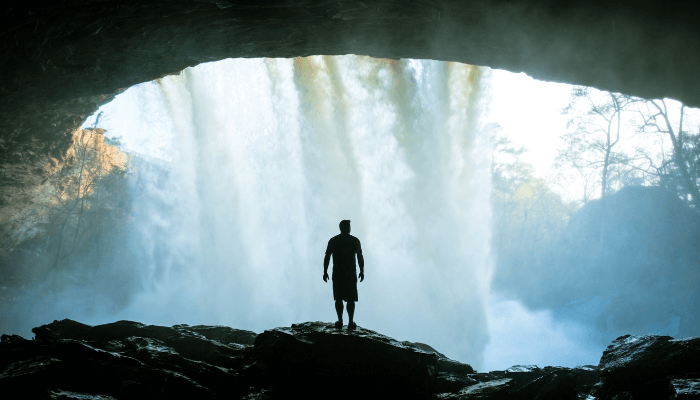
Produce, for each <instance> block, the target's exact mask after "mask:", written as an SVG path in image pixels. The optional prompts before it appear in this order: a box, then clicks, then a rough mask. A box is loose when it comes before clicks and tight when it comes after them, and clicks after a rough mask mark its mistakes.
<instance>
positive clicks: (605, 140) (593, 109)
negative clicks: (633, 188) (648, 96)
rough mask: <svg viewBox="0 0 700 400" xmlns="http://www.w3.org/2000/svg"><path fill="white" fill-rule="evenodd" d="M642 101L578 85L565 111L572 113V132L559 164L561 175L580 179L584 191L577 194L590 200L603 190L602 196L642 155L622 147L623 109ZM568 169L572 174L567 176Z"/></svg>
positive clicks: (557, 165) (562, 150) (560, 154)
mask: <svg viewBox="0 0 700 400" xmlns="http://www.w3.org/2000/svg"><path fill="white" fill-rule="evenodd" d="M636 101H638V100H637V99H635V98H632V97H630V96H626V95H623V94H620V93H609V92H599V91H593V90H591V89H590V88H587V87H575V88H573V89H572V91H571V99H570V101H569V104H568V105H567V106H566V107H565V108H564V109H563V110H562V114H564V115H566V116H568V117H569V119H568V121H567V130H568V132H567V133H565V134H564V135H563V136H562V140H563V141H564V146H563V147H562V148H561V149H560V150H559V152H558V155H557V157H556V160H555V167H556V168H557V169H559V170H560V171H562V173H561V174H560V179H561V180H563V181H570V180H571V179H572V175H573V179H575V180H578V181H579V182H580V184H581V185H582V194H581V195H580V196H577V197H578V198H579V200H580V201H581V202H582V203H584V204H585V203H587V202H588V201H589V200H591V199H592V198H593V196H594V192H595V191H597V190H600V197H601V198H602V199H603V201H605V196H606V195H607V194H609V193H610V190H611V189H612V188H613V186H616V188H617V187H619V186H620V180H619V177H621V176H624V175H626V172H625V168H623V166H628V165H633V164H634V162H635V161H636V160H639V159H640V157H639V156H638V155H637V154H634V155H630V154H628V153H627V152H625V151H624V150H618V149H619V144H620V141H621V140H622V139H623V136H624V135H623V133H624V129H623V128H624V124H625V118H624V117H623V113H625V112H627V111H628V108H629V106H630V105H631V104H632V103H634V102H636ZM613 169H614V170H615V172H616V173H615V177H616V178H618V179H617V180H616V181H615V185H612V184H611V175H612V174H611V171H612V170H613ZM567 173H568V176H567Z"/></svg>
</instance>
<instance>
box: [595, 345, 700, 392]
mask: <svg viewBox="0 0 700 400" xmlns="http://www.w3.org/2000/svg"><path fill="white" fill-rule="evenodd" d="M599 367H600V378H601V382H600V383H599V384H596V385H595V386H594V388H593V389H592V391H591V394H593V395H594V396H596V397H598V398H600V399H603V400H606V399H613V398H615V396H618V397H619V396H624V395H623V392H630V395H631V396H632V397H633V398H634V399H647V398H648V399H653V398H666V397H668V396H669V395H671V394H672V393H673V387H672V386H671V378H673V377H680V376H683V375H687V374H693V373H698V372H700V338H698V337H693V338H687V339H677V340H674V339H673V338H672V337H670V336H631V335H624V336H620V337H618V338H617V339H615V340H614V341H613V342H612V343H611V344H610V345H609V346H608V347H607V349H605V351H604V352H603V356H602V357H601V359H600V366H599Z"/></svg>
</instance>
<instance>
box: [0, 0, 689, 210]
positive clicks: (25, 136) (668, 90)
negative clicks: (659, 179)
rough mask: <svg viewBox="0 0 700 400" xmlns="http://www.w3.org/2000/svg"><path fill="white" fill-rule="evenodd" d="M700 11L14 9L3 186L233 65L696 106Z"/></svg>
mask: <svg viewBox="0 0 700 400" xmlns="http://www.w3.org/2000/svg"><path fill="white" fill-rule="evenodd" d="M697 15H700V4H698V3H697V2H693V1H684V0H669V1H660V0H646V1H631V0H623V1H617V2H603V1H584V0H578V1H571V2H560V1H556V0H530V1H509V0H472V1H454V0H439V1H434V2H406V1H403V0H378V1H367V2H357V1H350V0H339V1H300V0H271V1H267V2H264V3H260V2H251V1H240V0H217V1H214V0H211V1H209V0H202V1H196V2H192V1H185V0H179V1H167V2H166V1H161V0H141V1H135V0H128V1H114V0H72V1H63V2H60V3H55V4H52V5H46V4H45V3H44V2H39V1H23V2H19V1H12V2H10V3H9V5H7V6H6V7H5V9H4V11H2V12H0V19H1V20H2V26H3V32H2V35H1V37H2V47H1V48H0V49H1V50H0V51H1V52H2V53H1V54H2V60H3V61H2V63H0V68H2V69H1V70H0V73H1V74H2V76H3V79H2V80H0V164H3V165H4V166H5V167H6V168H4V169H3V172H2V173H0V187H3V189H8V188H11V187H15V188H16V187H21V186H23V185H32V184H33V183H32V182H34V181H36V179H27V180H26V182H25V180H24V179H22V178H21V175H23V174H24V175H27V176H34V175H37V172H36V168H35V167H36V166H37V165H39V164H41V162H40V161H41V158H42V157H46V156H48V155H51V156H53V157H57V156H60V154H62V152H63V151H65V150H66V149H67V147H68V146H69V144H70V141H71V137H72V135H71V133H72V131H73V130H75V129H76V128H77V127H79V126H80V125H81V124H82V123H83V121H84V120H85V118H86V117H87V116H89V115H90V114H92V113H93V112H94V111H95V110H97V108H98V107H99V106H100V105H102V104H105V103H107V102H109V101H111V100H112V99H113V98H114V96H115V95H116V94H118V93H120V92H121V91H123V90H125V89H126V88H128V87H130V86H132V85H135V84H138V83H141V82H145V81H150V80H153V79H156V78H159V77H162V76H164V75H168V74H174V73H178V72H179V71H181V70H183V69H184V68H186V67H189V66H194V65H197V64H200V63H203V62H210V61H216V60H220V59H224V58H231V57H296V56H308V55H314V54H328V55H339V54H360V55H369V56H373V57H385V58H424V59H436V60H444V61H458V62H464V63H468V64H474V65H482V66H489V67H492V68H500V69H506V70H510V71H513V72H525V73H527V74H529V75H530V76H533V77H534V78H537V79H543V80H551V81H557V82H566V83H572V84H581V85H587V86H593V87H597V88H600V89H604V90H610V91H618V92H623V93H627V94H631V95H636V96H641V97H647V98H661V97H669V98H674V99H677V100H680V101H683V102H684V103H686V104H687V105H690V106H699V105H700V91H698V87H700V74H698V73H697V72H698V65H700V25H699V24H697V23H696V21H695V19H696V17H697ZM16 166H20V167H21V168H19V169H20V170H21V171H19V172H18V170H17V168H15V167H16ZM24 166H27V168H25V169H26V171H25V172H22V171H24V170H23V169H22V168H24ZM18 176H20V178H18ZM8 193H9V190H8ZM8 201H11V199H9V200H8V199H5V200H4V202H5V203H7V202H8Z"/></svg>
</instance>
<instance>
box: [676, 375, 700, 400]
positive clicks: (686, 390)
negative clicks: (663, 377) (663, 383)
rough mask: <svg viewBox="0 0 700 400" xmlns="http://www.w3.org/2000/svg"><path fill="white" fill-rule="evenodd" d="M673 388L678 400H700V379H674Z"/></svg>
mask: <svg viewBox="0 0 700 400" xmlns="http://www.w3.org/2000/svg"><path fill="white" fill-rule="evenodd" d="M671 387H672V388H673V395H674V398H675V399H677V400H691V399H692V400H700V379H672V380H671Z"/></svg>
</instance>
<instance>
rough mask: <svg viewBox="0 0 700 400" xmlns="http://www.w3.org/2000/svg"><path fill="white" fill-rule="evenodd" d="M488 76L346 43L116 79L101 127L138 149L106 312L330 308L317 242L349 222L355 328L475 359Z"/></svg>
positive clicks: (267, 319) (277, 319)
mask: <svg viewBox="0 0 700 400" xmlns="http://www.w3.org/2000/svg"><path fill="white" fill-rule="evenodd" d="M488 73H489V72H488V70H485V69H481V68H477V67H473V66H469V65H464V64H458V63H443V62H437V61H419V60H380V59H372V58H368V57H358V56H340V57H321V56H316V57H308V58H297V59H293V60H287V59H236V60H233V59H229V60H224V61H219V62H215V63H208V64H202V65H199V66H197V67H194V68H188V69H186V70H184V71H183V72H181V73H180V74H179V75H174V76H167V77H164V78H162V79H160V80H157V81H154V82H149V83H144V84H141V85H138V86H135V87H133V88H131V89H129V90H127V91H126V92H125V93H124V94H122V95H120V96H119V97H118V98H117V99H116V100H115V101H114V105H113V106H112V107H113V109H114V110H116V109H117V108H118V107H121V110H122V111H119V112H118V114H113V115H112V118H111V119H110V121H111V122H110V124H111V125H110V126H109V127H108V128H109V131H108V134H109V135H113V136H121V138H122V141H123V143H124V144H125V147H126V148H127V149H128V150H129V151H130V152H132V153H134V154H136V155H137V157H136V158H138V160H141V161H139V162H136V161H134V163H133V170H132V172H130V174H132V176H133V177H134V178H133V179H132V181H133V183H132V185H131V191H132V193H131V196H132V203H133V205H134V209H133V216H134V221H133V226H132V229H133V232H132V236H131V242H130V248H129V249H128V256H129V257H131V258H132V260H133V262H134V265H136V266H137V267H138V268H139V271H140V274H141V277H142V287H143V290H141V291H140V292H139V293H138V294H137V295H136V296H135V297H134V300H133V302H132V304H131V306H129V307H128V308H127V309H125V310H123V311H122V312H121V314H120V317H121V318H128V319H135V320H139V321H142V322H145V323H154V324H176V323H190V324H223V325H229V326H233V327H238V328H244V329H251V330H255V331H258V332H260V331H262V330H264V329H269V328H272V327H276V326H285V325H290V324H291V323H295V322H301V321H306V320H323V321H329V322H330V321H334V320H335V310H334V307H333V299H332V286H331V283H330V282H329V283H324V282H323V280H322V279H321V277H322V274H323V267H322V265H323V256H324V252H325V248H326V244H327V241H328V239H329V238H331V237H332V236H334V235H336V234H337V233H338V232H339V231H338V223H339V222H340V220H343V219H349V220H351V221H352V234H353V235H355V236H357V237H358V238H359V239H360V240H361V242H362V247H363V253H364V258H365V263H366V267H365V276H366V279H365V281H364V282H362V283H358V291H359V302H358V303H357V310H356V321H357V323H358V325H360V326H361V327H364V328H368V329H372V330H376V331H379V332H381V333H383V334H387V335H389V336H392V337H395V338H397V339H399V340H409V341H417V342H423V343H428V344H430V345H431V346H433V347H435V348H436V349H437V350H439V351H441V352H443V353H444V354H446V355H447V356H449V357H452V358H455V359H458V360H460V361H464V362H469V363H471V364H472V365H474V366H476V367H480V366H481V364H482V361H483V360H482V354H483V350H484V348H485V346H486V343H487V341H488V327H487V320H486V312H485V309H486V301H487V298H488V287H489V274H490V263H489V241H490V229H491V227H490V217H491V210H490V203H489V195H490V192H491V176H490V158H491V147H490V141H489V138H488V133H487V132H486V131H485V130H484V129H483V128H482V126H483V121H482V120H481V116H482V115H483V114H484V108H485V103H486V101H485V99H486V98H487V93H488V89H487V87H488V78H489V77H488V76H485V75H486V74H488ZM120 105H121V106H120ZM115 113H116V111H115Z"/></svg>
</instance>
